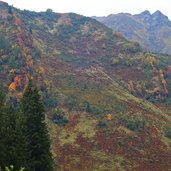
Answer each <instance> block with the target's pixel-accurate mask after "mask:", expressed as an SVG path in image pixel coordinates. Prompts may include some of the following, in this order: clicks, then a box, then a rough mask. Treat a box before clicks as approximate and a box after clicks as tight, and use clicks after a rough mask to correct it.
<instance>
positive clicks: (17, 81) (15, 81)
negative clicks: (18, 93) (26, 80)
mask: <svg viewBox="0 0 171 171" xmlns="http://www.w3.org/2000/svg"><path fill="white" fill-rule="evenodd" d="M14 83H15V84H16V86H20V85H21V79H20V77H19V76H16V77H15V78H14Z"/></svg>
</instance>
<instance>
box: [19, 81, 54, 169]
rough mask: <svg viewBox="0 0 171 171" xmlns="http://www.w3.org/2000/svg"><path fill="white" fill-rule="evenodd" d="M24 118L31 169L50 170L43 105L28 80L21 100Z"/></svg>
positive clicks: (36, 89)
mask: <svg viewBox="0 0 171 171" xmlns="http://www.w3.org/2000/svg"><path fill="white" fill-rule="evenodd" d="M21 111H22V113H23V116H24V118H25V124H24V131H25V136H26V137H27V139H28V147H29V150H30V157H31V162H30V167H31V170H32V171H52V155H51V152H50V139H49V135H48V130H47V127H46V123H45V115H44V106H43V103H42V101H41V97H40V95H39V91H38V88H37V87H36V86H33V83H32V81H31V80H30V81H29V83H28V86H27V89H26V91H25V93H24V95H23V98H22V100H21Z"/></svg>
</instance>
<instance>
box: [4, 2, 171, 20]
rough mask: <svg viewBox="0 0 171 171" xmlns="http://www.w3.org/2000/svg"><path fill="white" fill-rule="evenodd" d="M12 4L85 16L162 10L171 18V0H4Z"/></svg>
mask: <svg viewBox="0 0 171 171" xmlns="http://www.w3.org/2000/svg"><path fill="white" fill-rule="evenodd" d="M4 1H5V2H8V3H9V4H10V5H12V4H13V6H15V7H17V8H20V9H27V10H32V11H45V10H46V9H47V8H51V9H52V10H53V11H54V12H60V13H65V12H74V13H77V14H82V15H85V16H106V15H109V14H116V13H119V12H128V13H132V14H137V13H140V12H142V11H144V10H149V11H150V12H151V13H153V12H155V11H156V10H160V11H161V12H162V13H164V14H165V15H167V16H168V17H169V19H170V20H171V0H4Z"/></svg>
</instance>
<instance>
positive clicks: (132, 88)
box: [129, 81, 136, 94]
mask: <svg viewBox="0 0 171 171" xmlns="http://www.w3.org/2000/svg"><path fill="white" fill-rule="evenodd" d="M129 87H130V90H131V93H134V94H135V93H136V91H135V89H134V84H133V81H129Z"/></svg>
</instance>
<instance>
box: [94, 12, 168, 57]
mask: <svg viewBox="0 0 171 171" xmlns="http://www.w3.org/2000/svg"><path fill="white" fill-rule="evenodd" d="M93 18H95V19H97V20H98V21H100V22H102V23H103V24H105V25H106V26H108V27H109V28H112V29H114V30H115V31H118V32H122V33H123V35H124V36H125V37H127V38H128V39H129V40H133V41H137V42H139V43H140V44H141V45H142V47H143V48H144V49H145V50H146V51H150V52H156V53H168V54H171V50H170V44H171V21H170V20H169V19H168V17H167V16H165V15H164V14H162V13H161V12H160V11H156V12H155V13H153V14H150V12H149V11H144V12H142V13H140V14H137V15H131V14H128V13H120V14H116V15H113V14H111V15H109V16H107V17H93Z"/></svg>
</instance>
